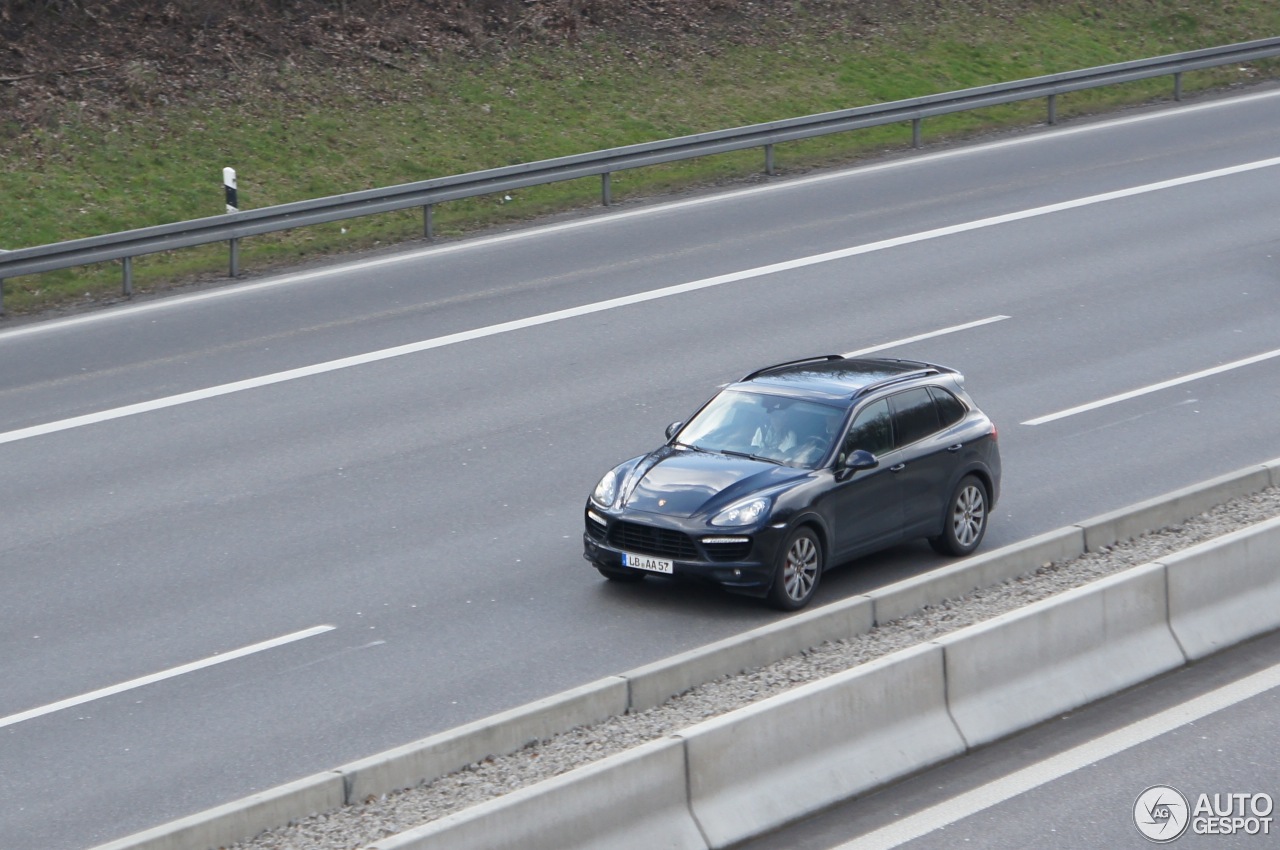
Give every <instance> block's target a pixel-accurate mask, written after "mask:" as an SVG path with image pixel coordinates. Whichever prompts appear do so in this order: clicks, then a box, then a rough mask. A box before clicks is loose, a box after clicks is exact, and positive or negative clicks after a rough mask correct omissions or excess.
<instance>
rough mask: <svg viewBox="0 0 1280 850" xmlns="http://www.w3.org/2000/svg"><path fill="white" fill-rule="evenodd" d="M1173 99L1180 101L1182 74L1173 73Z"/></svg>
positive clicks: (1178, 72)
mask: <svg viewBox="0 0 1280 850" xmlns="http://www.w3.org/2000/svg"><path fill="white" fill-rule="evenodd" d="M1173 99H1174V100H1182V72H1181V71H1175V72H1174V74H1173Z"/></svg>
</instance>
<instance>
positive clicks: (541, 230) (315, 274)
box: [0, 91, 1280, 342]
mask: <svg viewBox="0 0 1280 850" xmlns="http://www.w3.org/2000/svg"><path fill="white" fill-rule="evenodd" d="M1278 96H1280V92H1275V91H1269V92H1259V93H1254V94H1247V95H1242V96H1240V97H1238V98H1228V99H1224V100H1215V101H1211V102H1209V103H1201V104H1195V105H1182V106H1179V107H1178V108H1177V109H1171V110H1168V111H1162V112H1150V113H1146V114H1143V115H1131V116H1128V117H1125V118H1117V119H1112V120H1107V121H1103V122H1099V123H1096V124H1086V125H1083V126H1078V127H1069V128H1058V129H1055V130H1053V131H1052V132H1051V133H1044V134H1034V135H1027V136H1019V137H1017V138H1014V139H1001V140H999V141H995V142H988V143H985V144H978V145H974V146H972V147H961V148H954V149H951V150H944V151H935V152H932V153H926V154H920V155H918V156H912V157H909V158H905V159H898V160H894V161H892V162H882V163H876V164H874V165H861V166H855V167H853V168H849V169H844V170H841V171H837V172H832V173H826V174H815V175H812V176H809V177H799V178H796V179H794V180H786V181H784V182H779V183H770V184H767V185H764V186H751V187H748V188H744V189H734V190H731V191H728V192H724V193H719V194H715V195H709V196H706V197H702V198H690V199H687V200H683V201H671V202H666V203H661V204H656V205H653V206H647V207H643V208H640V209H633V210H618V211H615V212H611V213H608V214H605V215H596V216H592V217H590V218H586V219H580V220H577V221H569V222H561V223H559V224H548V225H539V226H537V227H533V228H529V229H526V230H519V231H516V232H514V233H503V234H499V235H496V236H481V237H476V238H474V239H466V240H464V241H459V242H452V243H449V244H447V245H434V246H432V247H429V248H422V249H419V250H414V251H407V252H405V253H402V254H396V255H395V256H392V257H379V258H377V259H373V260H360V261H356V262H352V263H344V264H341V265H337V266H332V267H329V268H324V269H314V270H312V271H306V272H296V273H293V274H286V275H283V276H281V277H276V278H271V279H269V280H264V281H260V282H258V283H250V284H242V285H239V286H225V287H219V288H218V289H214V290H210V291H207V292H200V293H195V294H192V295H175V296H171V297H167V298H163V299H160V300H158V301H149V302H147V303H145V304H134V305H130V306H128V307H120V308H115V309H111V310H103V311H100V312H95V313H89V314H87V315H84V316H75V317H72V318H67V319H55V320H50V321H45V322H37V323H34V324H31V325H26V326H23V327H20V328H14V329H13V330H10V331H3V332H0V342H2V341H5V340H8V339H10V338H13V337H19V336H26V335H29V334H35V333H42V332H45V331H50V330H58V329H63V328H67V327H74V326H77V325H83V324H88V323H91V322H101V321H108V320H111V319H116V318H120V317H127V316H132V315H136V314H138V313H143V312H150V311H153V310H165V309H168V308H171V307H179V306H183V305H186V304H191V303H194V302H197V301H207V300H209V299H213V298H227V297H231V296H236V295H241V294H244V293H249V292H256V291H258V290H261V289H267V288H272V287H276V286H284V285H288V284H293V283H301V282H305V281H309V280H316V279H319V278H324V277H331V276H333V275H339V274H350V273H353V272H360V271H366V270H369V269H374V268H379V267H381V266H386V265H391V264H393V263H403V262H411V261H415V260H419V259H421V258H423V257H426V256H437V255H440V254H450V253H454V252H456V251H468V250H473V249H483V248H486V247H489V246H492V245H497V244H501V243H504V242H511V241H514V240H518V239H533V238H538V237H541V236H545V235H547V234H550V233H557V232H560V231H566V230H576V229H578V228H580V227H594V226H600V225H609V224H615V223H618V222H624V221H626V220H628V219H631V218H633V217H636V216H649V215H659V214H665V213H668V212H671V211H673V210H680V209H685V208H688V207H696V206H701V205H704V204H714V203H720V202H722V201H732V200H736V199H738V198H742V197H746V196H750V195H757V194H761V193H765V192H784V191H789V190H792V189H796V188H803V187H805V186H808V185H812V184H816V183H827V182H831V181H835V180H847V179H850V178H857V177H861V176H863V175H866V174H875V173H876V172H879V171H887V170H890V169H898V168H908V167H912V166H916V165H921V164H928V163H931V162H936V161H938V160H946V159H953V158H955V157H962V156H972V155H974V154H981V153H986V152H989V151H993V150H999V149H1001V148H1006V147H1014V146H1020V145H1027V144H1034V143H1037V142H1046V141H1048V142H1051V141H1054V140H1056V139H1062V138H1066V137H1070V136H1074V135H1077V134H1080V133H1095V132H1100V131H1103V130H1108V129H1112V128H1115V127H1123V126H1126V125H1129V124H1138V123H1144V122H1147V121H1157V120H1164V119H1169V118H1177V117H1181V116H1183V115H1187V114H1189V113H1195V112H1201V111H1203V110H1207V109H1220V108H1224V107H1229V106H1236V105H1238V104H1241V103H1250V102H1252V101H1255V100H1262V99H1266V98H1272V97H1278Z"/></svg>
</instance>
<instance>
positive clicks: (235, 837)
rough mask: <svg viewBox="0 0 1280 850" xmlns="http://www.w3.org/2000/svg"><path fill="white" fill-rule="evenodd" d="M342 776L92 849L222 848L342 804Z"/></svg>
mask: <svg viewBox="0 0 1280 850" xmlns="http://www.w3.org/2000/svg"><path fill="white" fill-rule="evenodd" d="M343 797H344V793H343V787H342V777H341V776H340V775H339V774H337V773H335V772H332V771H330V772H327V773H317V774H314V775H312V776H308V777H306V778H305V779H299V780H297V781H296V782H290V783H288V784H287V785H280V786H278V787H276V788H271V789H269V790H267V791H263V792H262V793H260V794H254V795H252V796H249V797H245V798H244V799H241V800H236V801H235V802H232V803H227V804H226V805H223V806H218V807H216V808H213V809H209V810H208V811H204V812H200V813H199V814H195V815H191V816H190V817H185V818H182V819H180V820H176V821H172V822H171V823H167V824H164V825H163V826H157V827H155V828H154V829H148V830H145V831H144V832H139V833H135V834H134V835H130V836H128V837H127V838H121V839H119V840H117V841H112V842H111V843H109V844H102V845H99V846H98V847H97V848H95V850H191V848H193V847H198V848H201V850H204V848H208V847H226V846H228V845H230V844H234V843H236V842H237V841H242V840H244V839H246V838H252V837H253V836H255V835H257V834H258V833H260V832H263V831H265V830H268V829H274V828H276V827H279V826H284V825H285V824H287V823H288V822H289V821H291V820H296V819H298V818H304V817H307V816H308V815H312V814H316V813H318V812H328V811H332V810H333V809H336V808H339V807H340V806H341V805H342V803H343Z"/></svg>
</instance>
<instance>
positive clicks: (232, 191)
mask: <svg viewBox="0 0 1280 850" xmlns="http://www.w3.org/2000/svg"><path fill="white" fill-rule="evenodd" d="M222 189H223V192H224V193H225V195H226V199H227V212H228V213H235V212H240V200H239V199H238V198H237V197H236V170H235V169H234V168H224V169H222ZM231 276H232V277H239V276H240V240H239V239H235V238H233V239H232V240H231Z"/></svg>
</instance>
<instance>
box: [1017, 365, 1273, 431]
mask: <svg viewBox="0 0 1280 850" xmlns="http://www.w3.org/2000/svg"><path fill="white" fill-rule="evenodd" d="M1273 357H1280V348H1277V349H1276V350H1275V351H1268V352H1265V353H1263V354H1255V355H1254V356H1253V357H1246V358H1244V359H1243V360H1236V361H1234V362H1232V363H1224V364H1222V365H1221V366H1214V367H1213V368H1212V369H1203V370H1201V371H1199V372H1193V373H1191V374H1190V375H1183V376H1181V377H1178V378H1170V379H1169V380H1167V381H1161V382H1160V383H1158V384H1151V385H1150V386H1146V387H1139V388H1138V389H1136V390H1130V391H1129V392H1127V393H1119V394H1118V395H1113V396H1109V397H1107V398H1104V399H1100V400H1098V401H1091V402H1089V403H1087V404H1081V405H1078V406H1076V407H1072V408H1069V409H1067V410H1060V411H1058V412H1057V413H1050V414H1048V415H1047V416H1039V417H1036V418H1035V419H1028V420H1027V421H1026V422H1023V423H1022V424H1023V425H1044V424H1045V423H1046V422H1055V421H1057V420H1059V419H1066V418H1067V417H1068V416H1075V415H1076V414H1077V413H1087V412H1088V411H1090V410H1097V409H1098V408H1100V407H1107V406H1109V405H1112V404H1119V403H1120V402H1122V401H1128V400H1129V399H1131V398H1138V397H1139V396H1144V395H1147V394H1149V393H1155V392H1159V391H1160V390H1167V389H1168V388H1169V387H1176V386H1178V385H1179V384H1187V383H1190V382H1192V381H1198V380H1200V379H1201V378H1208V377H1210V376H1212V375H1220V374H1222V373H1223V372H1230V371H1231V370H1232V369H1241V368H1243V367H1245V366H1252V365H1253V364H1254V363H1261V362H1263V361H1264V360H1270V359H1272V358H1273Z"/></svg>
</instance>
